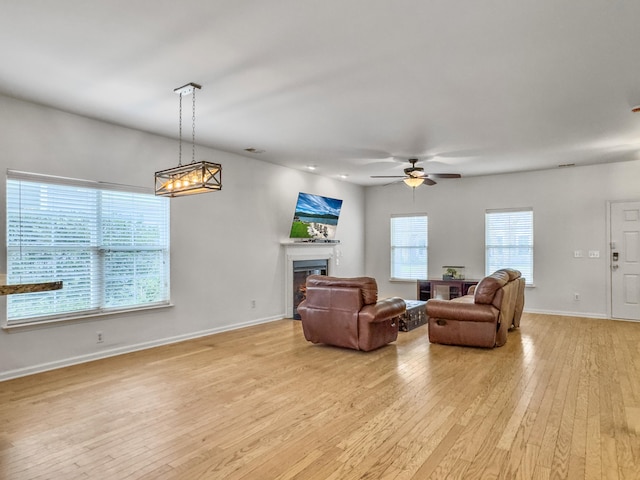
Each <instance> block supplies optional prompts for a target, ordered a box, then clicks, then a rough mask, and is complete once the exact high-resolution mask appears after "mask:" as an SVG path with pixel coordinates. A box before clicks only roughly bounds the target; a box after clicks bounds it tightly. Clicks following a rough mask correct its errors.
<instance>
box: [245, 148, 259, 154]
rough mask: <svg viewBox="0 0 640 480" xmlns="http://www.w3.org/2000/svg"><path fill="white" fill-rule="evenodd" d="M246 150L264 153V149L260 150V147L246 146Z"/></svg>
mask: <svg viewBox="0 0 640 480" xmlns="http://www.w3.org/2000/svg"><path fill="white" fill-rule="evenodd" d="M244 151H245V152H249V153H264V150H260V149H259V148H253V147H250V148H245V149H244Z"/></svg>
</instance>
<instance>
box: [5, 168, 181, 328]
mask: <svg viewBox="0 0 640 480" xmlns="http://www.w3.org/2000/svg"><path fill="white" fill-rule="evenodd" d="M7 277H8V281H9V283H38V282H50V281H56V280H62V281H63V282H64V284H63V288H62V290H55V291H50V292H41V293H31V294H28V295H11V296H8V297H7V325H15V324H25V323H29V322H37V321H43V320H55V319H61V318H70V317H81V316H84V315H90V314H95V313H104V312H110V311H118V310H130V309H132V308H141V307H149V306H154V305H163V304H165V305H166V304H168V303H169V201H168V199H167V198H164V197H156V196H154V195H153V194H152V193H151V194H150V193H149V190H147V189H140V188H137V187H127V186H122V185H112V184H104V183H97V182H88V181H82V180H72V179H64V178H57V177H48V176H43V175H35V174H29V173H23V172H13V171H9V172H8V173H7Z"/></svg>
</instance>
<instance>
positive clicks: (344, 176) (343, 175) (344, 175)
mask: <svg viewBox="0 0 640 480" xmlns="http://www.w3.org/2000/svg"><path fill="white" fill-rule="evenodd" d="M348 176H349V175H348V174H346V173H341V174H340V178H342V179H343V180H344V179H345V178H347V177H348Z"/></svg>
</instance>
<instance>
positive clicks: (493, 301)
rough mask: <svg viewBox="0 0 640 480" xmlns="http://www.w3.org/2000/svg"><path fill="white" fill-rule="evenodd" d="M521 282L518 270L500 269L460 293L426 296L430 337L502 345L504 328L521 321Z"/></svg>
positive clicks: (457, 342)
mask: <svg viewBox="0 0 640 480" xmlns="http://www.w3.org/2000/svg"><path fill="white" fill-rule="evenodd" d="M524 283H525V280H524V278H522V276H521V274H520V272H519V271H518V270H514V269H510V268H508V269H502V270H498V271H496V272H494V273H493V274H491V275H489V276H488V277H485V278H483V279H482V280H481V281H480V282H479V283H478V285H477V286H476V287H475V289H474V288H471V289H469V294H467V295H465V296H463V297H459V298H454V299H452V300H436V299H432V300H429V301H428V302H427V306H426V308H427V317H428V322H429V341H430V342H431V343H443V344H447V345H468V346H474V347H488V348H492V347H500V346H502V345H504V344H505V343H506V341H507V331H508V330H509V329H510V328H511V327H518V326H519V325H520V317H521V316H522V310H523V308H524Z"/></svg>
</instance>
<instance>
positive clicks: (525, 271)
mask: <svg viewBox="0 0 640 480" xmlns="http://www.w3.org/2000/svg"><path fill="white" fill-rule="evenodd" d="M525 212H526V213H529V214H530V222H529V225H528V226H529V230H528V232H526V234H525V236H528V237H530V241H529V240H527V241H526V242H525V243H518V242H516V243H513V242H508V243H506V244H489V235H490V231H489V230H490V226H489V220H490V216H491V215H495V214H523V213H525ZM506 233H507V235H517V233H518V232H514V229H512V228H509V229H508V231H507V232H506ZM520 238H523V236H522V235H520ZM484 243H485V275H491V274H492V273H493V272H495V271H496V270H498V269H500V268H507V267H509V268H515V269H517V270H519V271H520V272H521V273H522V276H523V277H524V278H525V282H526V285H527V286H533V284H534V266H535V248H534V245H535V223H534V215H533V207H521V208H499V209H487V210H485V241H484ZM497 248H501V249H512V250H524V249H527V250H529V253H528V255H527V260H528V261H527V264H526V265H524V264H522V263H516V264H514V263H512V262H509V264H503V263H495V262H493V263H492V261H491V259H492V255H491V249H497ZM507 256H509V255H507Z"/></svg>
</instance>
